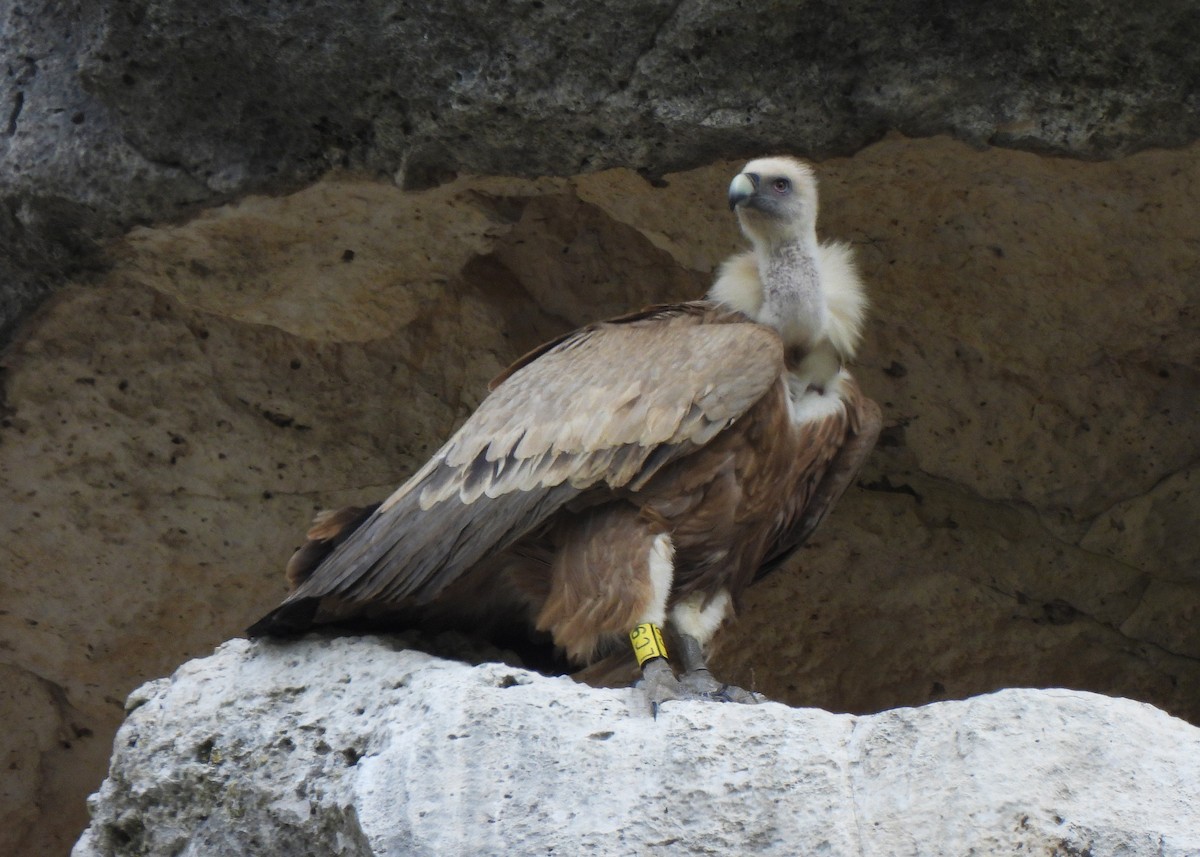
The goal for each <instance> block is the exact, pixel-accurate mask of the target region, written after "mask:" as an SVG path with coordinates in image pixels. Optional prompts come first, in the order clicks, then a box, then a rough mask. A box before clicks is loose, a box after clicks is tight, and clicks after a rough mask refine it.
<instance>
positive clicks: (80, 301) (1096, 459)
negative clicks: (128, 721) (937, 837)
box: [0, 137, 1200, 854]
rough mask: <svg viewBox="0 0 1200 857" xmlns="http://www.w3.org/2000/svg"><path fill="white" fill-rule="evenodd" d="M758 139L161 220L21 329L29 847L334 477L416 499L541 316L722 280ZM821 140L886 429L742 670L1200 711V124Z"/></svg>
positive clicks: (783, 585)
mask: <svg viewBox="0 0 1200 857" xmlns="http://www.w3.org/2000/svg"><path fill="white" fill-rule="evenodd" d="M736 166H737V163H736V162H720V163H716V164H713V165H711V166H709V167H705V168H702V169H698V170H693V171H689V172H685V173H677V174H670V175H668V176H666V177H665V179H664V181H663V182H655V183H651V182H649V181H647V180H645V179H643V178H641V177H639V176H638V175H637V174H636V173H634V172H631V171H627V170H615V171H605V172H600V173H594V174H588V175H584V176H578V177H574V178H570V179H562V178H543V179H537V180H528V179H505V178H495V177H492V178H485V177H479V178H473V177H464V178H460V179H457V180H456V181H454V182H450V183H448V184H446V185H443V186H440V187H438V188H433V189H429V190H425V191H402V190H401V189H399V188H397V187H396V186H395V185H394V184H392V183H390V182H381V181H378V180H376V179H374V178H371V177H363V176H361V175H356V174H349V173H340V174H337V175H333V176H330V177H328V178H327V179H325V180H323V181H321V182H318V183H315V184H313V185H312V186H310V187H308V188H306V189H304V190H302V191H298V192H296V193H294V194H289V195H284V196H277V197H249V198H246V199H244V200H241V201H239V202H238V203H236V204H230V205H227V206H221V207H217V208H213V209H211V210H209V211H207V212H205V213H204V214H202V215H200V216H198V217H196V218H193V219H192V220H190V221H188V222H186V223H180V224H173V225H170V224H169V225H163V226H158V227H143V228H139V229H136V230H133V231H132V232H131V233H130V234H129V235H128V236H127V237H126V238H125V239H124V240H123V241H122V242H120V243H118V244H115V245H113V247H112V248H111V250H110V252H109V256H108V259H109V264H110V266H111V267H110V270H109V272H108V273H107V274H106V275H104V276H103V277H102V278H99V279H96V280H94V281H92V282H91V283H88V284H83V283H80V284H76V285H72V286H69V287H67V288H65V289H63V290H62V291H60V292H59V293H58V294H57V295H56V296H55V297H54V298H53V299H52V300H51V301H49V302H48V303H46V304H45V305H44V306H43V308H42V310H41V312H39V314H38V315H37V317H36V318H34V319H33V320H31V321H30V323H29V324H27V325H26V326H25V327H24V328H23V330H22V331H21V334H20V336H19V337H18V339H17V340H16V341H15V342H14V343H13V345H12V346H11V347H10V348H9V349H8V350H7V352H6V353H5V355H4V358H3V365H4V367H5V369H6V373H5V393H6V398H5V408H6V410H5V412H4V414H3V416H2V418H0V535H3V539H2V541H3V544H4V552H3V556H4V562H5V563H6V572H7V575H6V577H5V578H4V586H5V598H4V604H3V609H4V610H5V611H7V612H5V613H3V614H0V635H3V641H4V644H5V646H6V651H7V657H8V658H9V661H8V663H9V666H8V667H7V668H6V669H7V672H8V673H9V674H10V675H9V677H10V679H11V681H9V682H6V684H5V685H4V688H5V690H4V693H5V697H4V700H3V705H4V706H5V708H4V711H5V714H4V717H5V719H6V722H12V723H14V724H17V728H16V729H14V730H13V731H11V732H10V733H8V734H7V735H5V736H4V739H3V740H4V741H5V742H7V746H6V747H4V748H3V753H4V758H6V759H7V760H8V761H7V764H8V766H9V770H12V771H15V772H17V775H16V776H14V778H13V779H12V782H13V786H12V787H11V791H8V792H7V793H6V794H5V800H4V802H3V809H0V811H2V812H4V813H5V816H4V817H5V818H6V819H7V820H8V822H9V823H8V824H6V825H3V826H0V844H2V845H3V846H4V847H5V848H8V849H9V850H15V851H17V853H21V851H22V850H24V852H25V853H30V854H42V853H50V852H53V851H55V850H57V851H58V853H64V852H65V849H66V844H67V843H69V842H70V841H73V840H74V838H75V837H76V836H77V834H78V831H79V830H81V829H82V827H83V826H84V824H85V823H86V818H85V815H84V811H83V797H84V795H85V794H86V793H87V792H88V791H90V790H92V789H94V787H95V783H97V782H99V780H100V777H101V776H102V773H103V770H104V764H105V761H106V759H107V756H108V753H109V744H110V738H111V736H112V734H113V733H114V731H115V729H116V728H117V726H118V724H119V722H120V718H121V703H120V700H121V699H122V698H123V697H124V696H125V695H126V694H127V693H128V692H129V691H130V690H132V688H133V687H134V686H135V685H136V683H137V682H139V681H141V680H144V679H149V678H152V677H154V676H158V675H165V674H168V673H169V672H171V670H172V669H174V667H175V666H176V665H177V664H178V663H179V662H181V661H182V660H184V659H186V658H188V657H194V656H197V655H199V654H202V653H204V652H206V651H209V650H211V648H212V646H214V645H216V644H217V643H218V642H220V641H221V640H225V639H228V638H229V637H231V636H234V635H236V634H238V633H239V632H240V630H241V629H242V628H244V627H245V626H246V625H247V624H248V623H249V622H250V621H252V620H253V619H255V618H257V616H258V615H260V614H261V613H262V612H264V611H265V610H266V609H267V608H269V607H270V606H272V605H273V604H274V603H276V602H277V600H278V598H279V596H280V594H281V587H282V576H281V571H280V570H281V567H282V563H283V561H284V560H285V558H286V557H287V556H288V555H289V554H290V551H291V550H292V549H293V548H294V547H295V546H296V544H297V540H298V539H299V538H300V534H301V532H302V531H303V529H304V527H305V525H306V522H307V520H308V519H309V518H310V516H311V515H312V513H313V511H314V510H316V509H318V508H323V507H328V506H334V505H338V504H343V503H347V502H360V501H370V500H375V499H378V498H380V497H381V496H383V495H385V494H386V493H388V492H389V491H390V490H391V488H392V487H393V486H394V485H395V484H396V483H397V482H398V481H399V480H400V479H402V478H403V477H404V476H405V475H406V474H407V473H410V472H411V471H412V470H413V469H414V468H415V467H416V466H417V465H418V464H419V463H420V462H421V461H423V460H424V459H425V457H427V456H428V455H429V454H430V453H431V452H432V451H433V449H435V448H436V446H437V445H438V444H439V443H440V441H441V440H442V439H443V438H445V437H446V435H447V434H448V433H449V432H450V431H451V430H452V429H453V427H454V426H455V424H456V423H457V422H458V421H459V420H461V419H462V418H463V417H464V416H465V415H466V413H468V412H469V410H470V409H471V408H473V407H474V406H475V404H476V403H477V402H478V401H479V398H480V396H482V394H483V391H484V389H485V385H486V382H487V380H488V379H489V378H490V377H492V376H493V375H494V374H496V373H497V372H498V371H499V370H500V369H501V368H502V367H503V366H504V365H505V364H506V363H507V362H508V361H510V360H512V359H513V358H514V357H516V356H517V355H519V354H520V353H522V352H523V351H524V350H526V349H527V348H529V347H531V346H533V345H534V344H536V343H537V342H539V341H541V340H544V339H546V338H548V337H550V336H553V335H556V334H558V333H560V332H562V331H564V330H566V329H568V328H570V327H572V326H575V325H578V324H582V323H584V322H587V321H589V320H592V319H595V318H602V317H604V316H607V315H613V314H616V313H620V312H623V311H625V310H627V309H629V308H630V307H638V306H641V305H644V304H647V303H651V302H655V301H661V300H671V299H678V298H690V297H694V296H696V295H698V294H700V293H702V291H703V290H704V288H705V287H706V285H707V283H708V282H709V281H710V279H711V272H712V269H713V267H714V266H715V265H716V264H717V263H718V262H719V260H721V259H722V258H724V257H725V256H726V255H728V254H729V253H730V252H732V251H733V250H734V249H735V248H737V247H739V246H740V241H739V238H738V236H737V234H736V231H735V228H734V225H733V223H732V222H731V220H730V218H729V216H728V213H727V212H726V211H725V209H724V204H723V191H724V187H725V185H726V184H727V182H728V179H729V176H730V175H731V174H732V172H733V171H734V170H735V168H736ZM819 174H820V177H821V189H822V205H823V208H822V216H821V220H820V226H821V229H822V231H823V232H824V234H826V235H828V236H831V237H838V238H842V239H846V240H850V241H851V242H853V243H854V245H855V248H856V252H857V255H858V258H859V261H860V264H861V267H862V269H863V272H864V275H865V278H866V281H867V283H868V284H869V288H870V294H871V298H872V302H873V307H874V308H873V311H872V320H871V322H870V326H869V329H868V331H867V336H866V345H865V348H864V351H863V354H862V355H861V360H860V363H859V365H858V366H857V367H856V369H855V371H856V374H857V375H858V377H859V378H860V380H861V382H862V383H863V385H864V386H865V388H866V390H867V391H868V392H869V393H870V394H871V395H872V396H873V397H874V398H876V399H877V400H878V401H880V402H881V404H882V405H883V406H884V414H885V423H886V426H887V428H886V431H885V434H884V438H883V440H882V442H881V444H880V447H879V449H878V451H877V452H876V454H875V455H874V456H873V458H872V460H871V462H870V464H869V467H868V470H867V472H866V473H865V474H864V475H863V478H862V479H861V480H860V483H859V485H858V486H856V487H854V488H852V489H851V491H850V492H849V493H848V494H847V496H846V497H845V498H844V499H843V501H842V503H841V505H840V506H839V508H838V509H837V510H835V512H834V514H833V515H832V516H831V518H830V519H829V521H828V522H827V523H826V524H825V525H824V527H823V528H822V530H821V531H820V532H819V533H818V535H817V538H816V539H815V540H814V542H813V544H812V546H811V547H810V548H809V549H807V550H805V551H804V552H803V553H802V555H801V556H800V557H799V561H798V562H797V563H796V564H794V565H792V566H790V567H789V568H787V569H784V570H781V571H780V572H779V573H778V574H776V575H773V576H772V577H770V578H768V579H767V580H766V581H764V582H763V583H762V584H761V585H759V586H757V587H755V588H754V589H752V590H751V593H750V595H749V597H748V598H747V603H746V604H745V605H743V608H742V610H741V620H740V622H739V624H737V625H735V626H734V627H733V628H732V629H731V630H730V631H729V632H728V633H726V634H724V635H723V636H722V638H721V640H720V651H719V652H718V653H717V656H716V659H715V664H716V666H717V667H718V668H719V669H720V670H721V671H722V674H723V675H724V676H725V677H726V678H728V679H729V680H731V681H734V682H737V683H739V684H742V685H743V686H755V687H758V688H759V689H761V690H763V691H765V692H766V693H767V694H768V695H769V696H771V697H772V698H775V699H779V700H783V701H786V702H788V703H790V704H793V705H806V706H807V705H811V706H819V707H821V708H825V709H827V710H831V711H849V712H855V713H867V712H874V711H879V710H882V709H886V708H892V707H895V706H913V705H920V704H922V703H925V702H929V701H933V700H940V699H946V698H964V697H968V696H973V695H977V694H980V693H985V692H988V691H991V690H995V689H998V688H1002V687H1011V686H1042V687H1046V686H1066V687H1073V688H1077V689H1085V690H1092V691H1096V692H1100V693H1105V694H1110V695H1119V696H1128V697H1132V698H1135V699H1139V700H1142V701H1146V702H1151V703H1153V704H1155V705H1157V706H1159V707H1160V708H1163V709H1165V710H1167V711H1169V712H1170V713H1172V714H1175V715H1178V716H1181V717H1185V718H1188V719H1190V720H1192V721H1193V722H1197V721H1200V703H1198V700H1200V649H1197V637H1196V633H1195V627H1196V625H1195V619H1196V616H1197V615H1200V579H1197V578H1196V576H1195V573H1196V569H1197V568H1200V544H1198V543H1197V541H1196V533H1195V528H1194V526H1193V524H1192V522H1193V521H1194V520H1195V516H1194V514H1193V513H1194V510H1195V509H1196V508H1197V505H1198V498H1197V494H1196V488H1195V484H1196V483H1195V478H1196V477H1195V462H1196V460H1197V456H1198V454H1200V439H1198V437H1197V433H1196V430H1195V426H1196V425H1197V424H1200V422H1198V420H1200V413H1198V412H1197V409H1198V408H1200V404H1198V403H1200V377H1198V376H1197V373H1196V369H1195V367H1196V366H1198V365H1200V335H1198V334H1200V330H1197V319H1196V316H1195V314H1194V310H1193V307H1195V306H1196V305H1198V304H1200V292H1198V289H1200V284H1198V282H1197V280H1196V278H1195V277H1194V267H1193V266H1194V259H1193V256H1192V254H1191V251H1190V250H1189V249H1188V248H1190V247H1194V246H1196V244H1197V242H1198V241H1200V231H1198V230H1200V226H1198V225H1197V222H1196V218H1195V217H1194V203H1193V200H1192V198H1191V191H1190V188H1192V187H1195V186H1197V183H1200V150H1198V149H1196V148H1190V149H1183V150H1180V151H1176V152H1161V151H1155V152H1144V153H1141V154H1139V155H1136V156H1131V157H1128V158H1124V159H1121V160H1118V161H1113V162H1098V163H1082V162H1076V161H1070V160H1065V159H1046V158H1042V157H1038V156H1035V155H1031V154H1027V153H1019V152H1010V151H1003V150H998V149H991V150H983V151H978V150H973V149H971V148H969V147H967V146H965V145H962V144H961V143H957V142H954V141H950V140H947V139H935V140H906V139H904V138H899V137H895V138H892V139H889V140H886V141H884V142H882V143H879V144H877V145H875V146H872V147H869V148H867V149H865V150H863V151H862V152H861V153H859V154H858V155H857V156H855V157H854V158H847V159H836V160H830V161H825V162H823V163H821V164H820V165H819ZM9 712H11V714H10V713H9ZM85 772H90V776H91V777H92V779H91V781H90V782H89V781H88V780H87V778H86V777H87V774H86V773H85ZM5 836H7V837H9V838H10V841H7V842H6V841H4V840H3V837H5ZM0 850H4V849H3V848H0Z"/></svg>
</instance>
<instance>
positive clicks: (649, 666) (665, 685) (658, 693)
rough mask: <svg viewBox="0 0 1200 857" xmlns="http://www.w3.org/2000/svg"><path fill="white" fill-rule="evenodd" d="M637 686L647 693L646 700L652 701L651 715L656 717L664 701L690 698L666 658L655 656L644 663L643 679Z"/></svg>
mask: <svg viewBox="0 0 1200 857" xmlns="http://www.w3.org/2000/svg"><path fill="white" fill-rule="evenodd" d="M637 687H638V689H639V690H641V691H642V692H643V693H644V694H646V701H647V702H649V703H650V716H651V717H655V718H657V717H658V710H659V709H660V708H661V707H662V704H663V703H664V702H669V701H670V700H672V699H687V698H688V696H687V692H686V691H685V690H684V688H683V685H681V684H680V683H679V679H677V678H675V672H674V670H672V669H671V665H670V664H669V663H667V659H666V658H655V659H654V660H652V661H647V662H646V663H644V664H643V665H642V680H641V681H639V682H638V683H637Z"/></svg>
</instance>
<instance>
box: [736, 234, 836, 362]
mask: <svg viewBox="0 0 1200 857" xmlns="http://www.w3.org/2000/svg"><path fill="white" fill-rule="evenodd" d="M754 249H755V257H756V260H757V262H758V276H759V279H760V281H761V282H762V308H761V309H760V310H759V312H758V319H757V320H758V321H759V323H761V324H769V325H770V326H771V327H773V328H775V329H776V330H778V331H779V335H780V337H781V338H782V339H783V344H784V346H785V347H787V348H788V349H789V350H792V349H799V350H802V351H805V352H807V351H811V350H812V349H813V348H814V347H815V346H816V345H817V343H818V342H820V341H821V340H822V339H824V338H826V337H825V326H826V323H827V321H828V318H829V307H828V305H827V301H826V295H825V292H824V290H823V289H822V282H821V268H820V260H819V257H818V253H817V236H816V234H815V233H814V234H812V235H811V236H803V237H795V238H790V239H787V240H782V241H775V242H770V243H768V242H762V243H757V242H756V244H755V248H754Z"/></svg>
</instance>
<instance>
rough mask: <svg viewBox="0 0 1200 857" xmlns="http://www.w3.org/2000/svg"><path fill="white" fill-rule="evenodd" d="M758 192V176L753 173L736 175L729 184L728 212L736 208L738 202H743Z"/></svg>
mask: <svg viewBox="0 0 1200 857" xmlns="http://www.w3.org/2000/svg"><path fill="white" fill-rule="evenodd" d="M756 190H758V176H756V175H755V174H754V173H738V174H737V175H736V176H734V177H733V181H731V182H730V183H729V210H730V211H733V210H734V209H735V208H737V206H738V203H739V202H745V201H746V200H747V199H749V198H750V197H752V196H754V192H755V191H756Z"/></svg>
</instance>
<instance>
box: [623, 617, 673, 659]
mask: <svg viewBox="0 0 1200 857" xmlns="http://www.w3.org/2000/svg"><path fill="white" fill-rule="evenodd" d="M629 642H630V643H632V644H633V653H634V654H635V655H636V656H637V662H638V666H639V667H640V666H644V665H645V663H646V661H648V660H650V659H651V658H666V656H667V645H666V643H664V642H663V635H662V630H661V629H660V628H659V627H658V626H657V625H655V624H652V623H650V622H645V623H643V624H641V625H638V626H637V627H636V628H634V629H633V630H632V631H630V632H629Z"/></svg>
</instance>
